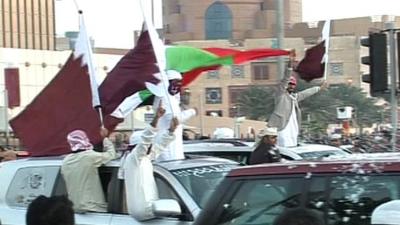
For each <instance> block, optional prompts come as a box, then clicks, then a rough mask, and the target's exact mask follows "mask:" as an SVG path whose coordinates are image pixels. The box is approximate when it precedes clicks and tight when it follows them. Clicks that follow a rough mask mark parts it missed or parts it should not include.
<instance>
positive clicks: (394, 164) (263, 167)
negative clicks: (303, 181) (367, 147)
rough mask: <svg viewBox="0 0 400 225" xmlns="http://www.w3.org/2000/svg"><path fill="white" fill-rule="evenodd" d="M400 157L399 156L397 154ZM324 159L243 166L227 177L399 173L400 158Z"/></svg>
mask: <svg viewBox="0 0 400 225" xmlns="http://www.w3.org/2000/svg"><path fill="white" fill-rule="evenodd" d="M399 155H400V154H399ZM348 156H349V157H347V156H346V157H342V158H334V159H324V160H321V161H285V162H279V163H266V164H259V165H253V166H244V167H240V168H237V169H234V170H232V171H231V172H230V173H229V174H228V176H229V177H240V176H259V175H289V174H305V175H309V174H318V173H340V174H345V173H359V174H360V175H361V174H366V173H379V172H384V171H388V172H400V157H389V156H371V155H369V154H366V155H364V156H363V157H358V158H354V157H353V158H352V154H350V155H348Z"/></svg>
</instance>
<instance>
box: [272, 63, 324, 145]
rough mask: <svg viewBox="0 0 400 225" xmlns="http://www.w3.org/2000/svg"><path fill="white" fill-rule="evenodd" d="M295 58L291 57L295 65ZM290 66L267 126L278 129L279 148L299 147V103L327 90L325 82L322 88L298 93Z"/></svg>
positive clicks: (277, 94) (279, 87) (277, 92)
mask: <svg viewBox="0 0 400 225" xmlns="http://www.w3.org/2000/svg"><path fill="white" fill-rule="evenodd" d="M292 61H294V56H293V55H291V57H290V64H293V62H292ZM291 67H292V66H291V65H289V67H288V68H287V70H286V72H285V75H284V77H283V79H282V80H281V82H280V83H279V86H278V87H277V90H276V93H275V95H276V96H275V108H274V111H273V112H272V114H271V116H270V117H269V119H268V124H267V126H269V127H277V128H278V142H277V143H278V146H282V147H291V146H297V136H298V135H299V131H300V128H301V110H300V107H299V102H300V101H303V100H304V99H306V98H308V97H310V96H312V95H314V94H316V93H318V92H319V91H320V90H322V89H325V88H326V82H325V81H324V82H323V83H322V85H321V87H311V88H308V89H306V90H303V91H300V92H298V93H297V92H296V86H297V80H296V78H295V77H294V76H293V75H292V68H291Z"/></svg>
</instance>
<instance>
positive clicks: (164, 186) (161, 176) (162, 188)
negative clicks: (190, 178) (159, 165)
mask: <svg viewBox="0 0 400 225" xmlns="http://www.w3.org/2000/svg"><path fill="white" fill-rule="evenodd" d="M155 168H156V167H155ZM114 172H115V171H114ZM116 175H117V174H116V173H113V175H112V176H113V178H115V176H116ZM154 176H155V180H156V184H157V189H158V191H159V197H160V199H175V200H177V201H178V202H179V204H180V206H181V209H182V215H181V216H178V217H167V216H165V217H159V218H154V219H150V220H146V221H137V220H136V219H134V218H133V217H131V216H130V215H129V214H127V212H126V206H125V205H124V204H125V203H124V202H125V196H124V192H125V191H124V188H125V187H124V186H123V180H116V179H113V178H111V182H112V183H113V182H120V183H121V184H122V186H123V187H122V189H121V190H122V191H121V194H120V195H119V197H118V199H113V200H112V199H110V198H109V199H108V200H109V204H110V202H111V201H114V200H117V201H116V204H120V205H121V207H120V209H121V210H119V213H114V214H111V215H112V216H111V221H110V225H139V224H148V225H153V224H154V225H163V224H166V225H188V224H191V223H192V221H193V216H192V211H193V208H194V206H193V205H191V207H188V206H187V205H188V200H187V198H188V196H187V194H185V190H184V189H182V187H179V185H180V184H179V183H176V182H177V181H174V177H173V176H172V175H170V174H169V173H168V171H167V170H163V169H155V174H154ZM116 186H117V185H114V187H112V188H113V189H115V188H116ZM117 189H119V188H117ZM109 191H110V190H109ZM109 194H110V193H109ZM113 196H114V197H115V196H117V195H113ZM109 197H110V196H109ZM189 202H190V201H189ZM193 204H194V203H193ZM189 205H190V204H189Z"/></svg>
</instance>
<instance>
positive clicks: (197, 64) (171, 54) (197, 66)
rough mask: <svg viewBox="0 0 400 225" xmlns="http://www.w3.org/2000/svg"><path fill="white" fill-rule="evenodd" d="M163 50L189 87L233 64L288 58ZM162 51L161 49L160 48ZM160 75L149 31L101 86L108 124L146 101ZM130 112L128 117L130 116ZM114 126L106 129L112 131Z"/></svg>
mask: <svg viewBox="0 0 400 225" xmlns="http://www.w3.org/2000/svg"><path fill="white" fill-rule="evenodd" d="M164 47H165V48H161V51H165V52H161V53H162V54H165V60H166V66H165V68H166V70H175V71H178V72H180V73H182V74H183V83H184V85H188V84H189V83H190V82H191V81H193V80H194V79H196V78H197V77H198V76H199V75H200V74H201V72H203V71H207V70H213V69H218V68H219V67H221V66H224V65H233V64H240V63H243V62H247V61H249V60H253V59H259V58H265V57H270V56H281V55H288V54H289V52H288V51H284V50H277V49H254V50H248V51H238V50H233V49H224V48H207V49H200V48H195V47H190V46H164ZM157 50H159V51H160V49H157ZM157 73H159V69H158V67H157V66H156V57H155V52H154V48H153V45H152V43H151V41H150V36H149V33H148V31H143V32H142V33H141V35H140V37H139V41H138V44H137V45H136V46H135V48H134V49H133V50H131V51H129V52H128V53H127V54H126V55H125V56H124V57H123V58H122V59H121V60H120V62H119V63H118V64H117V65H116V66H115V67H114V68H113V70H112V71H111V72H110V73H109V75H108V76H107V77H106V79H105V80H104V81H103V83H102V84H101V85H100V88H99V92H100V99H101V105H102V108H103V114H104V118H105V121H109V118H107V117H108V116H110V115H111V116H112V117H116V118H120V119H122V118H124V117H125V116H126V115H128V114H129V113H130V112H132V111H133V110H134V109H135V108H136V107H137V106H138V105H139V104H141V103H139V102H140V101H143V100H144V98H143V97H144V96H145V97H146V98H149V96H148V95H149V92H148V91H145V90H146V89H147V87H146V85H148V84H153V85H157V84H159V82H160V79H158V78H157V76H156V75H155V74H157ZM127 113H128V114H127ZM113 121H114V123H108V122H105V124H112V126H114V125H117V123H118V121H120V120H118V121H115V120H113ZM112 126H110V127H109V126H106V127H107V128H109V129H112Z"/></svg>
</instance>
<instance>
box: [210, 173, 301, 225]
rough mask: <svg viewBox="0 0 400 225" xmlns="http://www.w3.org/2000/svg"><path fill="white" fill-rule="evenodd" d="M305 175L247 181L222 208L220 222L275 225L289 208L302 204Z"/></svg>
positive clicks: (220, 223) (236, 224) (221, 223)
mask: <svg viewBox="0 0 400 225" xmlns="http://www.w3.org/2000/svg"><path fill="white" fill-rule="evenodd" d="M303 181H304V179H302V178H290V179H289V178H288V179H282V178H276V179H275V178H272V179H259V180H246V182H243V183H242V184H241V185H240V187H239V188H238V190H237V191H236V192H235V193H234V194H233V196H232V197H231V198H230V200H228V201H227V202H226V203H225V204H224V205H223V206H222V207H223V208H224V209H223V213H222V215H221V216H220V217H219V221H218V223H217V224H219V225H230V224H231V225H233V224H235V225H244V224H272V222H273V221H274V219H275V217H276V216H277V215H279V214H281V213H282V212H283V211H284V210H285V209H286V208H294V207H299V206H300V203H301V197H302V187H303Z"/></svg>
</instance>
